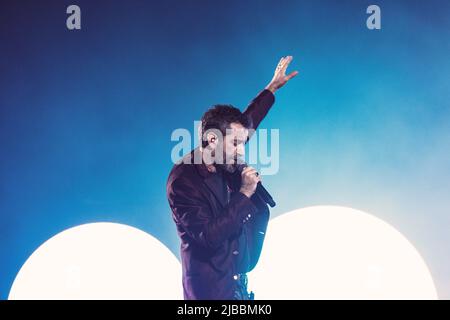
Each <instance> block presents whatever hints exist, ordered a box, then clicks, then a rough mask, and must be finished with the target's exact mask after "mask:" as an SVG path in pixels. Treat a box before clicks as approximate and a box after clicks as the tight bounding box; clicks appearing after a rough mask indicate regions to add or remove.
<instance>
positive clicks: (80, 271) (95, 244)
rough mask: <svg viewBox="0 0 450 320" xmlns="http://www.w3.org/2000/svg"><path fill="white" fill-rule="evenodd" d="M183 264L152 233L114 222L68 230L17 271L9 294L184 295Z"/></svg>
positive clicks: (34, 296)
mask: <svg viewBox="0 0 450 320" xmlns="http://www.w3.org/2000/svg"><path fill="white" fill-rule="evenodd" d="M182 297H183V295H182V288H181V266H180V263H179V261H178V260H177V258H176V257H175V256H174V255H173V254H172V252H170V250H169V249H167V247H166V246H165V245H164V244H162V243H161V242H159V241H158V240H156V239H155V238H154V237H152V236H151V235H149V234H147V233H145V232H143V231H141V230H139V229H136V228H133V227H130V226H127V225H123V224H116V223H91V224H85V225H81V226H77V227H74V228H71V229H68V230H65V231H63V232H61V233H59V234H57V235H56V236H54V237H52V238H50V239H49V240H48V241H46V242H45V243H44V244H42V245H41V246H40V247H39V248H38V249H37V250H36V251H35V252H34V253H33V254H32V255H31V256H30V258H28V260H27V261H26V262H25V264H24V265H23V266H22V268H21V270H20V271H19V273H18V275H17V276H16V279H15V280H14V283H13V285H12V288H11V291H10V293H9V299H182Z"/></svg>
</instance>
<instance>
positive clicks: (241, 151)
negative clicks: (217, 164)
mask: <svg viewBox="0 0 450 320" xmlns="http://www.w3.org/2000/svg"><path fill="white" fill-rule="evenodd" d="M236 153H237V156H238V157H242V156H243V155H244V154H245V147H244V145H243V144H242V145H238V147H237V148H236Z"/></svg>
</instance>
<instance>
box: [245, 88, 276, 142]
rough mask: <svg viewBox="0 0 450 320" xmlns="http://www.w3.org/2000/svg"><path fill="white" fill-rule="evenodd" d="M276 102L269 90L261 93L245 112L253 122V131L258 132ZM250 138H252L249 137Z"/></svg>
mask: <svg viewBox="0 0 450 320" xmlns="http://www.w3.org/2000/svg"><path fill="white" fill-rule="evenodd" d="M274 102H275V96H274V94H273V93H272V92H271V91H270V90H267V89H264V90H263V91H261V92H260V93H259V94H258V95H257V96H256V98H254V99H253V100H252V101H251V102H250V104H249V105H248V106H247V108H246V109H245V111H244V114H245V115H247V116H248V117H249V118H250V119H251V121H252V127H251V129H254V130H256V129H257V128H258V126H259V124H260V123H261V121H262V120H263V119H264V117H265V116H266V115H267V113H268V112H269V110H270V108H271V107H272V105H273V104H274ZM249 138H250V137H249Z"/></svg>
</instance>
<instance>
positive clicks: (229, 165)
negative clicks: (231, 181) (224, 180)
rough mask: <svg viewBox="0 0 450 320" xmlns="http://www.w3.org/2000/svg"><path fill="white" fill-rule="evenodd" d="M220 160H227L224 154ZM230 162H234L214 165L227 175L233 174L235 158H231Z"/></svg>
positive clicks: (235, 165)
mask: <svg viewBox="0 0 450 320" xmlns="http://www.w3.org/2000/svg"><path fill="white" fill-rule="evenodd" d="M222 159H227V157H226V154H223V158H222ZM230 160H234V161H225V163H216V166H217V167H218V168H219V169H220V170H223V171H225V172H227V173H235V172H236V169H237V158H232V159H230ZM230 162H233V163H230Z"/></svg>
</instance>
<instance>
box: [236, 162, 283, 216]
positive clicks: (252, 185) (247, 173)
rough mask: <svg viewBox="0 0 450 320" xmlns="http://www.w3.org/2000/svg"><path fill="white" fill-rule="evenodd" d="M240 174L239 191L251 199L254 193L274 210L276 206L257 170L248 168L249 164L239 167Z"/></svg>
mask: <svg viewBox="0 0 450 320" xmlns="http://www.w3.org/2000/svg"><path fill="white" fill-rule="evenodd" d="M238 172H241V181H242V183H241V189H240V190H239V191H240V192H242V193H243V194H245V195H246V196H247V197H249V198H250V197H251V196H252V195H253V194H254V193H256V194H257V195H258V197H259V198H260V199H261V200H262V201H264V202H265V203H267V204H268V205H269V206H271V207H272V208H273V207H275V206H276V203H275V201H273V198H272V196H271V195H270V193H269V192H268V191H267V190H266V188H264V187H263V185H262V184H261V177H260V176H259V173H258V172H257V171H256V169H255V168H252V167H250V166H247V164H240V165H238Z"/></svg>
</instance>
